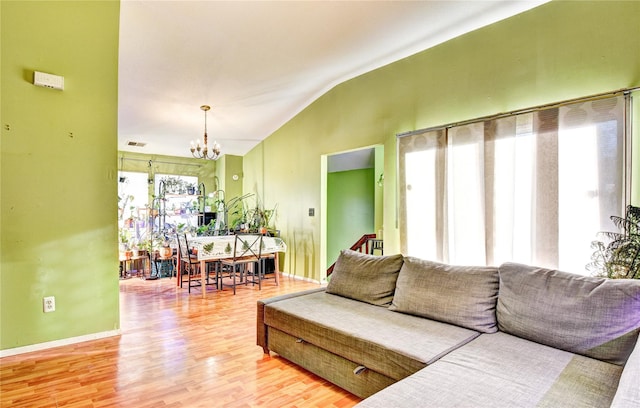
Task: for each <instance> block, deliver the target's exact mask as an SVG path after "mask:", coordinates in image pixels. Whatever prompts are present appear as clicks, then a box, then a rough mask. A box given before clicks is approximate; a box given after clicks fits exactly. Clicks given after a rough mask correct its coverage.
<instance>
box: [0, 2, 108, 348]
mask: <svg viewBox="0 0 640 408" xmlns="http://www.w3.org/2000/svg"><path fill="white" fill-rule="evenodd" d="M0 9H1V19H2V20H1V22H2V24H1V37H2V38H1V42H2V51H1V54H2V59H1V70H2V73H1V74H2V75H1V77H2V78H1V84H2V85H1V87H2V97H1V99H2V104H1V115H2V118H1V120H2V139H1V140H2V142H1V143H2V145H1V146H0V151H1V164H0V168H1V173H0V177H1V195H0V216H1V222H0V224H1V226H0V234H1V237H0V245H1V251H0V257H1V259H0V268H1V270H0V319H1V320H0V327H1V330H0V349H2V350H5V349H11V348H15V347H20V346H26V345H32V344H38V343H44V342H48V341H54V340H58V339H64V338H70V337H76V336H85V335H92V334H97V333H104V332H110V331H113V330H117V329H119V324H120V323H119V304H118V297H119V295H118V244H117V243H118V238H117V225H116V216H117V215H116V214H117V213H116V211H117V179H116V177H117V170H116V165H117V159H116V158H117V155H116V152H117V136H116V135H117V118H118V114H117V102H118V99H117V98H118V95H117V90H118V81H117V68H118V25H119V10H120V3H119V2H117V1H104V2H92V1H81V2H75V1H69V2H49V1H43V2H31V1H4V0H3V1H2V2H1V3H0ZM34 70H37V71H42V72H47V73H52V74H57V75H62V76H64V78H65V89H64V91H58V90H52V89H47V88H42V87H36V86H34V85H33V84H32V81H33V72H34ZM44 296H55V297H56V311H55V312H52V313H46V314H45V313H43V310H42V298H43V297H44Z"/></svg>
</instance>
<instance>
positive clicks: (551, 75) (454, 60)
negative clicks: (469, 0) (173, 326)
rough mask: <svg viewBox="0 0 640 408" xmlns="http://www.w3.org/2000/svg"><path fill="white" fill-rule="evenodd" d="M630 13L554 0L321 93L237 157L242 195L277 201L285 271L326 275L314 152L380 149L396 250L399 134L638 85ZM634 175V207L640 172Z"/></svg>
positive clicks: (389, 247)
mask: <svg viewBox="0 0 640 408" xmlns="http://www.w3.org/2000/svg"><path fill="white" fill-rule="evenodd" d="M639 18H640V2H634V1H606V2H598V1H552V2H550V3H546V4H543V5H541V6H539V7H536V8H534V9H531V10H529V11H526V12H524V13H521V14H519V15H516V16H513V17H511V18H509V19H506V20H503V21H501V22H498V23H495V24H492V25H490V26H487V27H485V28H482V29H479V30H476V31H474V32H471V33H468V34H466V35H463V36H460V37H458V38H455V39H453V40H450V41H448V42H445V43H443V44H440V45H438V46H435V47H433V48H430V49H428V50H425V51H423V52H420V53H418V54H416V55H413V56H411V57H408V58H406V59H403V60H401V61H398V62H396V63H393V64H390V65H387V66H385V67H382V68H380V69H377V70H374V71H371V72H369V73H366V74H363V75H361V76H359V77H356V78H354V79H351V80H349V81H346V82H344V83H342V84H340V85H338V86H336V87H334V88H333V89H331V90H329V91H328V92H327V93H326V94H324V95H323V96H322V97H320V98H318V99H317V100H316V101H315V102H313V103H312V104H311V105H310V106H308V107H307V108H306V109H304V110H303V111H302V112H300V113H299V114H298V115H296V116H295V117H293V118H292V119H291V120H289V121H288V122H287V123H286V124H285V125H283V126H282V127H281V128H280V129H278V130H277V131H276V132H274V133H273V134H272V135H271V136H269V137H268V138H267V139H266V140H264V141H263V142H262V143H261V144H260V145H259V146H257V147H256V148H255V149H253V150H252V151H251V152H249V153H248V154H247V155H245V157H244V169H245V170H244V172H245V174H246V175H249V177H245V180H244V186H245V191H246V190H247V187H248V186H252V187H253V186H255V185H259V186H260V187H259V188H260V189H261V190H262V191H264V192H265V199H266V202H267V203H269V202H270V201H272V202H275V201H277V202H278V203H279V206H278V214H279V222H278V226H279V228H280V229H281V231H282V237H283V238H284V240H285V241H286V242H287V245H288V252H287V254H286V261H285V262H284V266H283V269H284V270H285V271H287V272H289V273H291V274H294V275H296V276H300V277H305V278H309V279H314V280H323V279H324V276H325V275H326V268H327V266H328V265H326V260H325V259H322V258H323V257H321V256H320V253H321V250H320V245H321V242H324V241H325V239H326V237H325V236H323V234H324V232H322V231H323V229H322V227H321V226H322V225H323V223H324V222H326V220H322V219H320V218H319V217H318V216H309V215H308V209H309V208H316V209H318V208H320V206H321V205H322V204H323V203H322V199H321V197H322V194H323V191H324V189H326V175H323V174H322V172H323V170H322V163H321V157H322V155H328V154H332V153H335V152H342V151H348V150H353V149H358V148H361V147H364V146H371V145H377V144H383V145H384V147H385V148H384V175H385V180H384V197H383V201H384V210H383V211H384V215H383V219H384V221H383V226H384V246H385V254H393V253H397V252H398V251H399V238H398V237H399V234H398V227H397V214H398V211H397V194H396V188H397V186H396V181H395V180H396V135H397V134H399V133H404V132H408V131H412V130H416V129H423V128H429V127H433V126H440V125H445V124H448V123H453V122H456V121H462V120H468V119H474V118H478V117H482V116H486V115H492V114H497V113H501V112H508V111H512V110H518V109H524V108H529V107H534V106H538V105H543V104H547V103H554V102H560V101H564V100H569V99H573V98H578V97H583V96H589V95H594V94H599V93H603V92H609V91H614V90H618V89H621V88H632V87H638V86H640V52H638V38H640V24H638V19H639ZM636 93H637V92H636ZM638 105H640V103H636V106H638ZM634 112H635V113H634V116H635V117H634V119H635V120H634V122H635V123H636V125H635V126H636V129H635V137H634V138H635V140H634V157H635V161H634V163H635V164H634V168H633V171H632V173H633V174H635V175H637V174H640V165H639V162H640V160H639V159H640V149H639V148H638V146H639V145H640V132H639V131H638V125H637V124H638V123H639V122H640V117H639V113H638V108H637V107H636V108H635V111H634ZM265 157H268V158H269V165H265V162H264V158H265ZM633 183H634V184H633V187H634V188H633V197H634V198H633V200H634V201H635V203H636V204H638V203H639V202H640V182H639V181H638V177H637V176H636V179H635V180H634V181H633ZM320 213H321V211H316V214H320Z"/></svg>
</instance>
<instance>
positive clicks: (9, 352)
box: [0, 329, 121, 358]
mask: <svg viewBox="0 0 640 408" xmlns="http://www.w3.org/2000/svg"><path fill="white" fill-rule="evenodd" d="M120 334H121V332H120V330H119V329H118V330H109V331H105V332H100V333H92V334H86V335H84V336H77V337H69V338H68V339H61V340H54V341H47V342H45V343H38V344H31V345H28V346H23V347H15V348H10V349H4V350H0V358H1V357H9V356H15V355H18V354H24V353H31V352H33V351H41V350H46V349H50V348H54V347H60V346H68V345H70V344H76V343H82V342H85V341H90V340H99V339H104V338H106V337H113V336H119V335H120Z"/></svg>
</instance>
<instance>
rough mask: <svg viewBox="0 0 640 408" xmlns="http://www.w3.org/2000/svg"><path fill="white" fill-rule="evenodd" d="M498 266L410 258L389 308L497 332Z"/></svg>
mask: <svg viewBox="0 0 640 408" xmlns="http://www.w3.org/2000/svg"><path fill="white" fill-rule="evenodd" d="M497 298H498V269H497V268H494V267H483V266H452V265H445V264H441V263H437V262H431V261H426V260H422V259H418V258H413V257H406V258H405V261H404V265H402V269H401V270H400V274H399V275H398V281H397V282H396V293H395V296H394V298H393V302H392V304H391V306H390V307H389V310H392V311H396V312H401V313H408V314H413V315H417V316H422V317H427V318H430V319H435V320H439V321H442V322H447V323H451V324H455V325H458V326H462V327H466V328H469V329H472V330H477V331H479V332H483V333H495V332H496V331H497V330H498V329H497V326H496V301H497Z"/></svg>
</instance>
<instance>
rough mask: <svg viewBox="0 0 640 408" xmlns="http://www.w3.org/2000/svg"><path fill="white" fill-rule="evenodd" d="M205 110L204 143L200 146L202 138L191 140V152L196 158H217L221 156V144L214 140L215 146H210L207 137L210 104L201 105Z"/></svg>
mask: <svg viewBox="0 0 640 408" xmlns="http://www.w3.org/2000/svg"><path fill="white" fill-rule="evenodd" d="M200 109H201V110H203V111H204V145H203V146H200V139H198V140H196V142H195V143H194V142H193V140H192V141H191V154H192V155H193V157H195V158H196V159H209V160H216V159H217V158H218V157H220V145H219V144H218V143H217V142H213V146H211V147H209V145H208V140H207V139H208V138H207V111H209V109H211V106H209V105H202V106H201V107H200Z"/></svg>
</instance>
